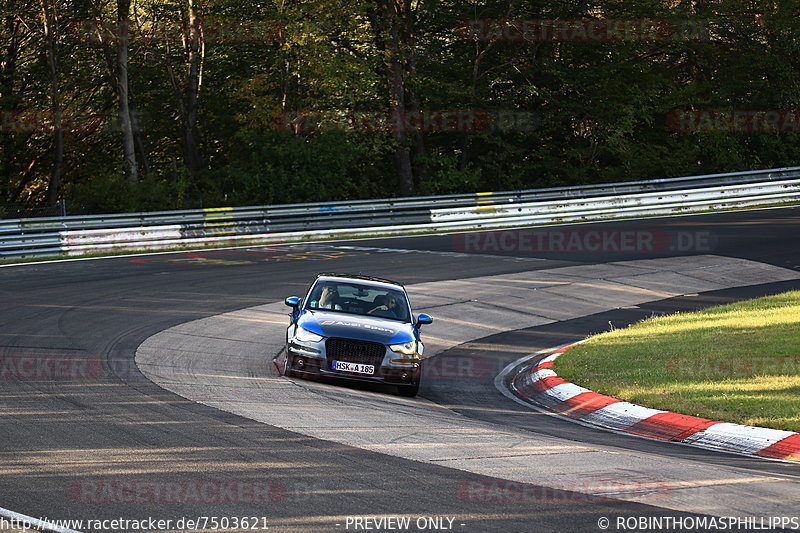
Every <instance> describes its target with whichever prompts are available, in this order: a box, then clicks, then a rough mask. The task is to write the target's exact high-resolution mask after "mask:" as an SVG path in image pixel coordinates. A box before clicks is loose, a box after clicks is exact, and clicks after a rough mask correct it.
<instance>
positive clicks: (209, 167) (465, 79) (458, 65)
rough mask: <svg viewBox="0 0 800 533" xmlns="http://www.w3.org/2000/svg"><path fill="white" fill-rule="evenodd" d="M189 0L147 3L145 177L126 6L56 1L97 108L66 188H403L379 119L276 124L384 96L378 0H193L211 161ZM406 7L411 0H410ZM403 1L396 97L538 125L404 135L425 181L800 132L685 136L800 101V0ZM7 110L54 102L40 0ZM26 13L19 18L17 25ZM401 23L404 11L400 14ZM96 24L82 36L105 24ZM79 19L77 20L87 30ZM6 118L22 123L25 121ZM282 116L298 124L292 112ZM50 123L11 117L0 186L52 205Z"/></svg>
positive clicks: (528, 183)
mask: <svg viewBox="0 0 800 533" xmlns="http://www.w3.org/2000/svg"><path fill="white" fill-rule="evenodd" d="M187 1H188V0H168V1H156V0H142V1H138V2H134V8H133V9H134V10H135V12H134V13H132V15H133V16H132V20H134V21H135V27H134V28H133V29H132V30H133V34H132V37H131V41H130V47H129V65H128V74H129V80H130V102H131V104H132V106H133V107H134V108H135V110H136V112H137V113H138V116H139V117H140V119H141V120H140V127H141V129H140V131H139V135H138V137H137V140H138V144H137V148H136V151H137V159H138V163H139V167H140V173H139V174H140V182H139V183H138V184H131V183H126V182H125V180H124V178H123V159H122V138H121V134H120V132H119V131H118V128H115V127H113V126H111V124H113V123H114V122H115V119H114V117H115V115H116V109H117V105H118V103H117V96H116V91H115V87H114V83H115V76H116V64H115V61H116V43H115V40H114V38H113V34H114V29H115V18H116V11H115V7H116V4H115V3H114V2H99V1H96V0H65V1H64V2H53V1H52V0H43V2H44V4H46V5H47V6H48V7H49V8H50V9H51V11H52V13H54V14H55V17H56V19H57V20H58V38H57V54H58V72H57V75H56V81H57V85H58V97H59V99H60V105H62V106H63V108H64V113H66V114H72V115H73V116H74V115H75V114H78V113H87V114H91V115H99V116H101V117H103V119H104V120H103V122H104V124H105V125H106V126H105V127H104V128H100V129H98V130H96V131H91V130H80V131H69V132H67V134H66V138H65V143H66V145H65V154H64V160H65V164H64V175H63V176H62V180H61V183H60V194H59V196H62V197H66V198H67V199H68V200H69V204H70V205H82V206H84V209H85V210H86V211H90V212H111V211H140V210H146V209H170V208H178V207H199V206H201V205H204V206H214V205H255V204H268V203H296V202H304V201H320V200H346V199H356V198H369V197H385V196H393V195H396V194H397V191H398V187H399V180H398V178H397V174H398V173H397V170H396V167H395V160H394V156H395V154H394V149H395V148H396V147H397V146H398V144H397V143H398V142H402V141H398V140H396V139H393V138H392V132H391V131H388V130H386V129H380V128H377V129H370V128H361V129H359V128H355V130H356V131H350V132H345V131H341V130H343V129H347V128H333V129H332V131H324V130H317V129H314V128H310V129H308V128H307V129H304V128H300V129H298V130H297V131H294V132H293V131H292V130H291V128H285V127H283V126H284V125H285V124H286V123H287V117H297V116H303V115H305V114H308V113H315V112H316V113H325V112H342V113H344V114H346V113H351V114H352V113H353V112H371V113H376V114H377V113H382V112H386V111H387V110H388V109H389V90H388V87H389V86H390V83H389V80H388V79H387V63H386V56H385V52H386V42H385V40H386V38H387V33H386V32H385V31H383V32H382V31H379V29H378V28H379V26H380V24H377V23H376V20H377V19H376V17H377V13H378V11H376V9H377V8H376V6H377V5H379V4H378V3H376V2H372V1H366V0H356V1H348V2H344V1H342V0H300V1H297V2H277V1H275V0H270V1H267V2H261V3H254V2H240V1H237V0H210V1H208V2H203V3H197V5H198V6H199V7H198V9H200V11H201V12H200V17H201V19H203V20H204V22H203V24H205V30H206V37H207V39H206V43H205V48H204V53H205V55H204V62H203V80H202V88H201V91H200V99H199V115H198V123H197V132H198V136H199V139H200V152H201V156H202V157H201V159H202V165H203V168H202V169H201V170H200V171H199V172H188V171H187V170H185V167H186V165H185V163H184V160H183V158H184V152H183V150H182V147H183V144H184V139H183V129H182V124H181V120H182V111H181V105H182V103H181V102H182V101H185V99H184V100H182V98H181V97H180V94H179V93H180V87H177V88H176V87H175V86H173V84H172V82H171V78H170V76H169V73H168V71H167V65H170V66H171V67H172V68H173V69H174V72H175V73H177V74H176V78H177V80H178V81H179V82H180V81H181V80H182V79H184V78H185V75H186V65H185V56H184V50H183V49H182V47H181V46H182V45H181V38H180V37H181V31H182V30H181V24H182V20H183V18H185V17H186V14H187V6H188V3H187ZM400 4H403V3H400ZM412 4H413V6H414V7H415V10H414V11H413V14H412V15H410V17H411V18H410V19H409V18H403V17H405V16H406V15H404V14H402V13H401V14H399V15H397V16H398V17H399V18H398V19H397V21H398V22H399V23H400V27H401V28H402V32H406V33H404V35H405V40H403V41H402V42H401V43H400V46H399V47H398V54H399V60H400V63H401V66H402V71H403V72H402V76H403V83H404V88H405V99H406V101H405V107H406V109H409V110H411V109H413V106H415V105H416V103H417V102H418V105H419V107H420V108H421V109H423V110H430V111H450V110H469V111H473V112H488V113H495V114H498V113H511V114H517V115H518V116H522V115H525V116H528V117H533V121H532V122H531V123H530V124H528V125H527V126H525V127H514V128H510V129H504V128H494V129H489V130H485V131H478V132H460V131H437V130H436V129H432V130H427V131H423V132H421V133H419V134H417V132H413V131H412V132H409V136H408V140H407V141H406V142H407V144H408V147H409V151H410V153H411V154H412V166H413V168H414V173H415V176H414V178H415V180H416V181H415V183H416V190H415V191H414V193H415V194H443V193H459V192H474V191H481V190H484V191H485V190H509V189H527V188H536V187H549V186H565V185H566V186H569V185H578V184H586V183H598V182H608V181H619V180H638V179H648V178H663V177H669V176H679V175H691V174H704V173H712V172H725V171H736V170H746V169H751V168H766V167H778V166H790V165H796V164H799V163H800V132H794V133H793V132H773V133H770V132H763V131H749V132H748V131H743V132H735V131H724V130H723V131H688V132H687V131H674V130H673V129H670V122H669V117H670V114H671V113H675V112H677V111H692V110H720V111H725V110H773V109H774V110H784V111H790V110H796V109H798V108H800V55H799V54H797V50H798V45H799V44H800V38H799V37H798V35H800V17H799V16H798V11H797V7H796V5H795V4H792V3H787V2H778V3H775V2H766V1H765V0H754V1H753V2H751V3H750V4H749V5H751V7H752V9H748V10H742V9H741V5H740V2H738V0H719V1H718V2H714V3H710V4H709V3H703V5H704V6H705V7H702V10H701V11H697V10H698V9H701V7H698V6H695V5H694V4H692V3H690V2H680V3H679V4H677V5H675V3H674V2H664V1H662V0H631V1H626V2H616V1H615V2H611V1H601V2H599V3H594V4H592V5H591V7H590V6H589V4H586V3H580V2H579V3H564V2H560V3H557V2H542V1H540V0H535V1H533V0H522V1H516V2H513V3H512V2H508V1H507V0H505V1H499V0H490V1H488V2H480V3H476V2H472V1H467V2H464V1H461V2H453V1H441V2H419V3H416V2H414V3H412ZM0 15H2V17H0V41H2V42H3V43H9V45H10V46H9V47H4V48H3V49H2V50H0V112H5V113H6V114H8V113H14V112H18V111H24V112H29V113H35V112H40V113H41V112H43V113H47V112H48V111H49V110H50V109H51V108H52V106H53V102H52V97H53V93H52V83H51V82H52V80H51V77H50V75H49V72H48V68H47V64H46V62H45V61H44V60H43V54H42V50H43V45H44V37H43V22H42V19H41V3H40V2H39V1H38V0H37V1H32V0H24V1H21V2H9V1H8V0H0ZM475 19H512V20H526V19H558V20H585V19H600V20H604V19H616V20H641V19H652V20H662V19H669V20H680V19H692V20H695V21H699V22H700V23H701V24H705V23H706V22H707V24H708V28H709V34H708V36H709V38H708V39H705V38H703V36H702V35H700V36H699V37H701V38H695V39H685V40H681V39H663V40H630V41H585V42H580V41H576V42H570V41H567V42H553V41H548V40H543V41H536V40H528V41H526V40H497V41H494V42H490V41H487V40H474V39H469V38H465V36H464V34H463V33H459V32H458V31H456V28H457V27H458V26H459V25H460V24H462V23H463V22H464V21H470V20H475ZM15 21H16V22H15ZM406 23H409V24H406ZM95 24H99V26H98V27H99V28H101V29H102V30H103V31H102V32H101V34H102V35H105V39H104V40H103V41H98V40H97V39H95V38H93V37H91V36H92V35H94V33H93V29H95V27H94V26H93V25H95ZM76 29H77V30H76ZM12 122H13V121H12ZM288 122H290V120H289V121H288ZM53 140H54V136H53V131H52V129H48V128H46V127H45V128H37V129H34V130H32V131H27V130H26V131H20V130H19V128H17V127H16V126H15V125H14V124H11V125H6V126H4V127H2V128H0V141H2V142H1V143H0V194H2V200H0V202H7V203H32V204H35V203H44V202H46V198H47V190H48V186H49V185H50V176H51V172H52V168H53V159H54V155H53V152H54V151H53Z"/></svg>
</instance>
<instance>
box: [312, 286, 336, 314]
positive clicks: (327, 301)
mask: <svg viewBox="0 0 800 533" xmlns="http://www.w3.org/2000/svg"><path fill="white" fill-rule="evenodd" d="M339 301H340V298H339V292H338V291H337V290H336V287H331V286H329V285H326V286H325V287H323V288H322V294H321V295H320V297H319V302H317V307H319V308H321V309H335V310H339V311H341V309H342V306H341V305H339Z"/></svg>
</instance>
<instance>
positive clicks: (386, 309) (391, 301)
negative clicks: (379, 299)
mask: <svg viewBox="0 0 800 533" xmlns="http://www.w3.org/2000/svg"><path fill="white" fill-rule="evenodd" d="M368 314H370V315H373V314H378V315H380V316H385V317H390V318H400V306H399V305H398V303H397V299H396V298H395V297H394V296H391V295H387V296H386V299H385V301H384V304H383V305H379V306H377V307H374V308H373V309H372V310H370V312H369V313H368Z"/></svg>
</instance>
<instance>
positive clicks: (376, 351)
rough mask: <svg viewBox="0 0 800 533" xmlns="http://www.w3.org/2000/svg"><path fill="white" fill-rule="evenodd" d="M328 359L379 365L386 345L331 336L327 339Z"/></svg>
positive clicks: (326, 350) (326, 351)
mask: <svg viewBox="0 0 800 533" xmlns="http://www.w3.org/2000/svg"><path fill="white" fill-rule="evenodd" d="M325 353H326V355H327V358H328V361H345V362H348V363H360V364H364V365H375V366H376V367H379V366H380V365H381V363H382V362H383V356H384V354H385V353H386V347H385V346H384V345H383V344H379V343H377V342H367V341H356V340H351V339H337V338H331V339H328V340H327V341H325Z"/></svg>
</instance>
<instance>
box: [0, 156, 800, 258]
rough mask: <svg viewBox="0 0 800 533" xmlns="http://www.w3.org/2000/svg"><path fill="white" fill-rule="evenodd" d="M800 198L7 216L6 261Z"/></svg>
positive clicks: (547, 196) (697, 184) (729, 182)
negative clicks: (35, 216)
mask: <svg viewBox="0 0 800 533" xmlns="http://www.w3.org/2000/svg"><path fill="white" fill-rule="evenodd" d="M797 200H800V167H792V168H781V169H771V170H760V171H754V172H736V173H730V174H711V175H704V176H689V177H680V178H668V179H658V180H647V181H635V182H625V183H608V184H601V185H584V186H577V187H558V188H548V189H532V190H521V191H506V192H496V193H478V194H457V195H445V196H430V197H412V198H397V199H379V200H356V201H342V202H323V203H315V204H288V205H276V206H260V207H236V208H211V209H195V210H183V211H161V212H151V213H134V214H113V215H92V216H79V217H52V218H36V219H14V220H0V259H20V258H35V257H49V256H65V255H82V254H86V253H98V252H111V251H123V250H148V249H169V248H181V247H192V246H206V245H214V244H217V245H225V244H232V245H233V244H250V243H252V244H263V243H269V242H285V241H287V240H298V239H302V238H332V237H336V236H341V235H366V234H369V233H388V234H391V233H403V232H413V231H435V230H437V229H443V230H444V229H446V230H457V229H481V228H487V227H503V226H511V225H522V224H533V223H547V222H558V221H570V220H589V219H603V218H612V217H618V216H632V215H643V214H664V213H674V212H682V211H686V210H687V209H694V210H697V209H722V208H731V207H739V206H741V207H745V206H752V205H764V204H768V203H783V202H788V201H797Z"/></svg>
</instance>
